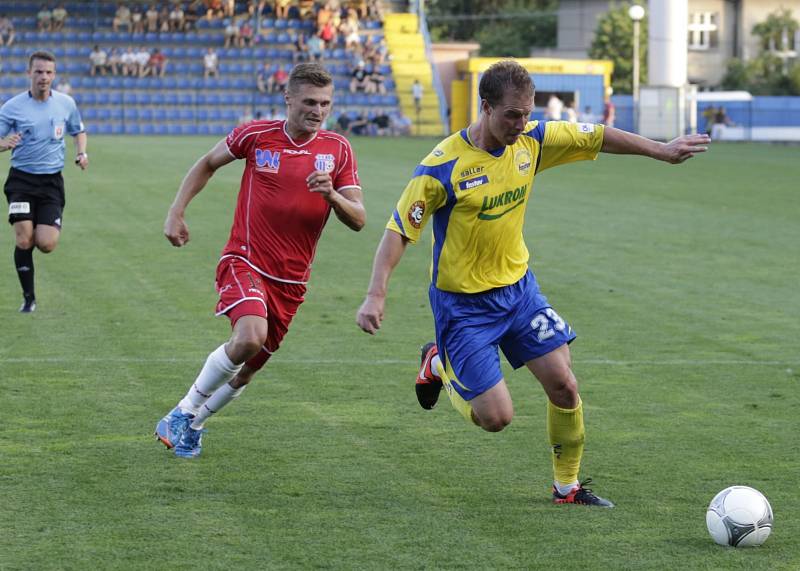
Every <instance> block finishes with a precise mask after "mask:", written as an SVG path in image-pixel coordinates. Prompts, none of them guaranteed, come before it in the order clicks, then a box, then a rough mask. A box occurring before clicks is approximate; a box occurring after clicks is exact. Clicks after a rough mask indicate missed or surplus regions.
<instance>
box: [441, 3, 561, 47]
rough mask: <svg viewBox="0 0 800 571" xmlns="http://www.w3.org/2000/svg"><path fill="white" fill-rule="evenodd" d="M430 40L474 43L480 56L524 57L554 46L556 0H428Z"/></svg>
mask: <svg viewBox="0 0 800 571" xmlns="http://www.w3.org/2000/svg"><path fill="white" fill-rule="evenodd" d="M426 6H427V19H428V28H429V30H430V32H431V37H432V38H433V40H434V41H448V40H449V41H476V42H479V43H480V44H481V50H480V54H481V55H482V56H513V57H528V56H529V55H530V52H531V48H533V47H548V46H555V45H556V30H557V28H558V20H557V12H556V11H557V9H558V0H483V1H481V0H429V2H427V4H426Z"/></svg>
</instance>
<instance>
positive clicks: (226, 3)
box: [222, 0, 236, 18]
mask: <svg viewBox="0 0 800 571" xmlns="http://www.w3.org/2000/svg"><path fill="white" fill-rule="evenodd" d="M222 15H223V16H224V17H226V18H233V17H234V16H235V15H236V0H223V1H222Z"/></svg>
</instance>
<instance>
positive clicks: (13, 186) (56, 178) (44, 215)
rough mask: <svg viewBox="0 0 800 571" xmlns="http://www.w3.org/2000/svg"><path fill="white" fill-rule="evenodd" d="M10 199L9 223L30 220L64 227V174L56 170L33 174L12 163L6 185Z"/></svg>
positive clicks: (35, 222) (34, 222)
mask: <svg viewBox="0 0 800 571" xmlns="http://www.w3.org/2000/svg"><path fill="white" fill-rule="evenodd" d="M3 190H4V192H5V194H6V199H7V200H8V223H9V224H14V223H15V222H20V221H22V220H31V221H33V225H34V226H37V225H39V224H47V225H48V226H56V227H57V228H61V217H62V215H63V214H64V205H65V204H66V202H65V201H64V178H63V177H62V176H61V173H60V172H57V173H54V174H31V173H28V172H25V171H21V170H19V169H15V168H14V167H11V170H10V171H8V178H7V179H6V184H5V187H4V188H3Z"/></svg>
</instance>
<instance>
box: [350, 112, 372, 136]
mask: <svg viewBox="0 0 800 571" xmlns="http://www.w3.org/2000/svg"><path fill="white" fill-rule="evenodd" d="M368 128H369V121H368V120H367V118H366V117H365V116H364V114H363V113H359V114H358V116H357V117H356V118H355V119H353V120H352V121H351V122H350V133H351V134H353V135H366V134H367V129H368Z"/></svg>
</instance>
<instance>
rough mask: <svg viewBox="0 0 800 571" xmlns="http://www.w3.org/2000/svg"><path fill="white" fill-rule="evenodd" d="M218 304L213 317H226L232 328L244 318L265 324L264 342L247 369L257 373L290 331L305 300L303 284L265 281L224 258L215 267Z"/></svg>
mask: <svg viewBox="0 0 800 571" xmlns="http://www.w3.org/2000/svg"><path fill="white" fill-rule="evenodd" d="M215 286H216V288H217V293H218V294H219V301H218V302H217V308H216V314H217V315H227V316H228V319H230V320H231V327H234V326H235V325H236V322H237V321H238V320H239V319H240V318H241V317H243V316H245V315H256V316H258V317H263V318H264V319H266V320H267V340H266V342H265V343H264V346H263V347H262V348H261V351H259V352H258V355H256V356H255V357H253V358H251V359H250V360H249V361H247V363H246V364H247V366H248V367H251V368H253V369H260V368H261V367H263V366H264V363H266V362H267V360H268V359H269V358H270V356H271V355H272V354H273V353H274V352H275V351H277V350H278V347H279V346H280V344H281V341H282V340H283V336H284V335H286V331H287V330H288V329H289V324H290V323H291V322H292V318H293V317H294V316H295V314H296V313H297V308H298V307H300V304H301V303H303V300H304V299H305V298H304V296H305V293H306V286H305V284H292V283H285V282H279V281H276V280H271V279H269V278H265V277H264V276H262V275H261V274H259V273H258V272H257V271H256V270H254V269H253V268H252V267H251V266H250V265H248V264H247V262H245V261H244V260H241V259H239V258H225V259H223V260H220V262H219V265H218V266H217V278H216V284H215Z"/></svg>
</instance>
